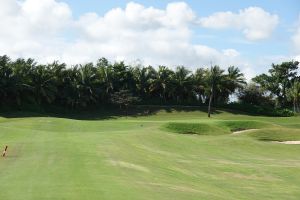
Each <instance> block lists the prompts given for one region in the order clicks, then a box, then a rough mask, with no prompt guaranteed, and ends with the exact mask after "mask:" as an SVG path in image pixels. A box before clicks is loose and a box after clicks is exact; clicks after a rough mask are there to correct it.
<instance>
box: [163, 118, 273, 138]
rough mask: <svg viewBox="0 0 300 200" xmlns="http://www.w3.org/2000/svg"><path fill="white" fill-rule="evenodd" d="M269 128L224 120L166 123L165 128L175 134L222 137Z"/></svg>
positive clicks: (248, 122)
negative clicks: (236, 132)
mask: <svg viewBox="0 0 300 200" xmlns="http://www.w3.org/2000/svg"><path fill="white" fill-rule="evenodd" d="M267 126H269V124H267V123H263V122H259V121H243V120H225V121H223V120H222V121H213V122H207V123H182V122H179V123H176V122H172V123H168V124H167V125H166V126H165V127H166V128H167V129H168V130H169V131H171V132H175V133H180V134H199V135H224V134H230V133H231V132H234V131H241V130H247V129H260V128H264V127H267Z"/></svg>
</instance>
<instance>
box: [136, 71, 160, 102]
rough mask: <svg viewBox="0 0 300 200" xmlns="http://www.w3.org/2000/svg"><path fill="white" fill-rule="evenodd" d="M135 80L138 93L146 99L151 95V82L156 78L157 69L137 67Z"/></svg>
mask: <svg viewBox="0 0 300 200" xmlns="http://www.w3.org/2000/svg"><path fill="white" fill-rule="evenodd" d="M133 74H134V80H135V84H136V90H137V94H138V95H139V96H140V97H141V98H142V99H146V98H147V97H149V93H150V84H151V82H152V81H153V79H154V78H155V74H156V71H155V69H154V68H153V67H151V66H148V67H142V68H140V67H136V68H135V69H134V71H133Z"/></svg>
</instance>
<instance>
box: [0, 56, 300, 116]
mask: <svg viewBox="0 0 300 200" xmlns="http://www.w3.org/2000/svg"><path fill="white" fill-rule="evenodd" d="M298 64H299V63H298V62H294V61H292V62H286V63H282V64H280V65H272V69H270V70H269V73H268V74H262V75H259V76H257V77H255V78H254V79H253V83H250V84H247V83H246V81H245V77H244V74H243V73H241V71H240V70H239V68H238V67H235V66H230V67H228V68H227V69H226V70H224V69H221V68H220V67H219V66H211V67H204V68H198V69H196V70H195V71H193V72H192V71H190V70H188V69H187V68H185V67H183V66H178V67H177V68H176V69H175V70H172V69H170V68H168V67H166V66H159V67H158V68H154V67H152V66H130V65H126V64H125V63H124V62H114V63H111V62H109V61H108V60H107V59H105V58H101V59H99V60H98V61H97V62H96V63H86V64H78V65H74V66H67V65H66V64H64V63H59V62H53V63H50V64H39V63H37V62H35V61H34V60H33V59H23V58H19V59H16V60H12V59H10V58H9V57H8V56H0V101H1V106H2V107H3V106H17V107H21V106H22V105H28V104H30V105H31V104H33V105H43V106H44V105H56V106H63V107H66V108H70V109H76V108H85V107H90V106H96V105H107V104H120V105H121V104H124V105H125V106H128V105H129V104H130V103H132V102H133V101H134V102H139V103H140V104H163V105H170V104H181V105H209V107H210V106H211V105H217V104H227V103H228V102H229V101H230V99H231V98H230V97H231V95H233V94H237V96H238V99H239V101H240V102H241V103H247V104H254V105H269V106H270V105H271V106H274V107H276V106H277V107H288V106H290V105H294V109H295V111H296V110H299V96H300V95H299V86H300V84H299V76H298V75H297V70H298ZM209 113H210V112H209Z"/></svg>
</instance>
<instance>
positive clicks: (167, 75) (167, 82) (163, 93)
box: [150, 66, 174, 102]
mask: <svg viewBox="0 0 300 200" xmlns="http://www.w3.org/2000/svg"><path fill="white" fill-rule="evenodd" d="M173 73H174V72H173V71H171V70H169V69H168V68H167V67H165V66H159V68H158V71H157V73H156V76H155V78H154V79H153V80H152V81H151V85H150V92H151V93H153V94H158V96H159V97H160V99H163V101H164V102H166V101H167V96H169V95H168V92H169V93H171V92H172V91H171V89H172V88H171V77H172V75H173Z"/></svg>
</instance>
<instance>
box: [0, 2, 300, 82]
mask: <svg viewBox="0 0 300 200" xmlns="http://www.w3.org/2000/svg"><path fill="white" fill-rule="evenodd" d="M117 8H119V9H117ZM299 15H300V1H299V0H285V1H282V0H248V1H246V0H243V1H237V0H227V1H217V0H198V1H196V0H186V1H170V0H148V1H145V0H136V1H127V0H115V1H100V0H21V1H17V0H1V2H0V25H2V26H5V27H8V29H7V30H0V38H1V39H0V54H8V55H10V56H11V57H13V58H15V57H20V56H21V57H33V58H35V59H36V60H38V61H40V62H50V61H51V60H61V61H62V62H66V63H69V64H75V63H76V62H88V61H96V60H97V58H99V57H102V56H104V57H107V58H108V59H110V60H112V61H114V60H125V61H126V62H128V63H130V64H136V63H142V64H145V65H148V64H150V65H154V66H157V65H160V64H161V65H168V66H169V67H175V66H176V65H185V66H187V67H188V68H190V69H191V70H194V69H196V68H197V67H200V66H201V67H203V66H207V65H208V64H209V63H210V62H213V63H214V64H217V65H220V66H222V67H224V68H226V67H227V66H229V65H236V66H239V67H240V68H241V69H242V71H243V72H244V73H245V74H246V76H247V77H248V78H251V77H253V76H254V75H255V74H257V73H261V72H264V71H266V70H267V69H268V66H270V65H271V63H273V62H274V63H276V62H282V61H284V60H291V59H300V47H299V46H300V18H299ZM8 22H11V23H10V24H9V23H8ZM12 24H14V25H12ZM12 32H13V33H14V34H10V33H12Z"/></svg>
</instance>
